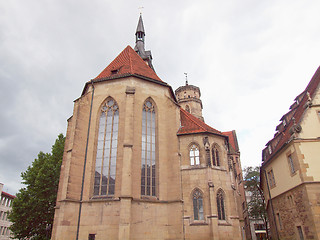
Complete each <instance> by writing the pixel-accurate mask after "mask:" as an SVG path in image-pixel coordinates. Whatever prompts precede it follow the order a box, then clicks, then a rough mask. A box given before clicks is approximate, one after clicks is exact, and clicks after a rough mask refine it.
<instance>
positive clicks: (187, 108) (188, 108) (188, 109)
mask: <svg viewBox="0 0 320 240" xmlns="http://www.w3.org/2000/svg"><path fill="white" fill-rule="evenodd" d="M186 111H187V112H188V113H190V107H189V105H187V106H186Z"/></svg>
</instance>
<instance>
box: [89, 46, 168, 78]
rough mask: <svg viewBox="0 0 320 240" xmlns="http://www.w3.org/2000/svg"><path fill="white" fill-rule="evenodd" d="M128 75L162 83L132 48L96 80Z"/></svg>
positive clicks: (125, 50) (116, 59)
mask: <svg viewBox="0 0 320 240" xmlns="http://www.w3.org/2000/svg"><path fill="white" fill-rule="evenodd" d="M128 75H139V76H142V77H146V78H149V79H152V80H156V81H160V82H162V80H161V79H160V78H159V77H158V76H157V74H156V73H155V72H154V71H153V70H152V69H151V68H150V67H149V66H148V65H147V64H146V63H145V62H144V61H143V60H142V58H141V57H140V56H139V55H138V54H137V53H136V52H135V51H134V50H133V49H132V48H131V47H130V46H127V47H126V48H125V49H124V50H123V51H122V52H121V53H120V54H119V55H118V56H117V57H116V58H115V59H114V60H113V61H112V62H111V63H110V64H109V65H108V66H107V67H106V68H105V69H104V70H103V71H102V72H101V73H100V74H99V75H98V76H97V77H96V78H95V79H94V80H98V79H99V80H103V79H113V78H119V77H121V76H123V77H125V76H128Z"/></svg>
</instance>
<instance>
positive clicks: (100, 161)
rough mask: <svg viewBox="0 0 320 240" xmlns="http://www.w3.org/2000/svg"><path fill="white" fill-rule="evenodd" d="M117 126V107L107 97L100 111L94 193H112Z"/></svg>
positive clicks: (113, 187) (114, 174)
mask: <svg viewBox="0 0 320 240" xmlns="http://www.w3.org/2000/svg"><path fill="white" fill-rule="evenodd" d="M118 126H119V107H118V105H117V103H116V102H115V101H114V100H113V99H112V98H109V99H107V101H106V102H105V103H104V104H103V106H102V108H101V111H100V121H99V133H98V145H97V156H96V169H95V179H94V193H93V194H94V195H96V196H104V195H114V189H115V182H116V161H117V143H118Z"/></svg>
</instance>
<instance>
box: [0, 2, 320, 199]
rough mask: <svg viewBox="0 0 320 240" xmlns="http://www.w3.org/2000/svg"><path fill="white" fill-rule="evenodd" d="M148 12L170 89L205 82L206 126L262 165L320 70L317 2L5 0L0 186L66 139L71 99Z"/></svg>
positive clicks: (151, 45)
mask: <svg viewBox="0 0 320 240" xmlns="http://www.w3.org/2000/svg"><path fill="white" fill-rule="evenodd" d="M140 6H143V7H144V8H143V10H142V11H143V20H144V26H145V31H146V48H147V49H148V50H151V51H152V55H153V65H154V67H155V69H156V71H157V74H158V76H159V77H160V78H161V79H162V80H163V81H165V82H167V83H168V84H170V85H171V86H172V87H173V89H174V90H175V89H176V88H178V87H179V86H181V85H184V83H185V78H184V74H183V73H185V72H187V73H188V79H189V84H192V85H196V86H199V87H200V90H201V94H202V96H201V98H202V103H203V115H204V118H205V121H206V123H207V124H209V125H210V126H212V127H214V128H216V129H218V130H220V131H229V130H233V129H235V130H236V132H237V135H238V141H239V145H240V150H241V161H242V167H246V166H256V165H260V163H261V150H262V149H263V148H264V146H265V144H266V143H267V142H268V141H269V140H270V139H271V138H272V136H273V135H274V133H275V127H276V125H278V123H279V119H280V118H281V117H282V115H283V114H285V113H286V112H287V111H288V109H289V106H290V105H291V104H292V103H293V100H294V98H295V97H296V96H297V95H298V94H299V93H301V92H302V91H303V90H304V89H305V87H306V86H307V84H308V82H309V80H310V79H311V77H312V76H313V74H314V72H315V71H316V69H317V68H318V66H319V65H320V14H319V10H320V1H319V0H308V1H301V0H268V1H256V0H241V1H239V0H224V1H217V0H198V1H194V0H193V1H189V0H176V1H167V0H164V1H159V0H157V1H156V0H148V1H142V0H131V1H125V0H117V1H111V0H91V1H82V0H41V1H36V0H10V1H5V0H2V1H1V0H0V82H1V87H0V107H1V111H0V121H1V122H0V124H1V130H0V159H1V165H0V182H2V183H4V185H5V186H4V191H7V192H9V193H11V194H15V193H16V192H17V191H18V189H19V188H21V187H22V185H21V184H20V183H21V178H20V173H21V172H23V171H25V170H26V169H27V167H28V166H29V165H30V164H31V163H32V161H33V160H34V159H35V158H36V157H37V154H38V153H39V151H44V152H50V151H51V146H52V144H53V143H54V141H55V139H56V137H57V135H58V134H59V133H63V134H64V135H65V132H66V126H67V119H68V118H69V117H70V116H71V115H72V109H73V100H75V99H76V98H78V97H79V96H80V94H81V91H82V89H83V87H84V84H85V82H86V81H88V80H90V79H92V78H95V77H96V76H97V75H98V74H99V73H100V72H101V71H102V70H103V69H104V68H105V67H106V66H107V65H108V64H109V63H110V62H111V61H112V60H113V59H114V58H115V57H116V56H117V55H118V54H119V53H120V52H121V51H122V50H123V49H124V48H125V47H126V46H127V45H131V46H132V47H134V43H135V35H134V34H135V30H136V26H137V23H138V18H139V9H138V8H139V7H140Z"/></svg>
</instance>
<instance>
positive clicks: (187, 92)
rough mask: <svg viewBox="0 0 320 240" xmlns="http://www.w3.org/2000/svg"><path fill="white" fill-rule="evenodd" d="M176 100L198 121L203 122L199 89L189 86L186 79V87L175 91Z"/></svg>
mask: <svg viewBox="0 0 320 240" xmlns="http://www.w3.org/2000/svg"><path fill="white" fill-rule="evenodd" d="M175 95H176V98H177V100H178V103H179V104H180V106H181V107H182V108H183V109H184V110H186V111H187V112H189V113H191V114H192V115H194V116H196V117H197V118H199V119H200V120H202V121H204V119H203V116H202V101H201V99H200V97H201V93H200V88H198V87H196V86H193V85H189V84H188V80H187V79H186V85H185V86H181V87H179V88H178V89H177V90H176V91H175Z"/></svg>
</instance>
